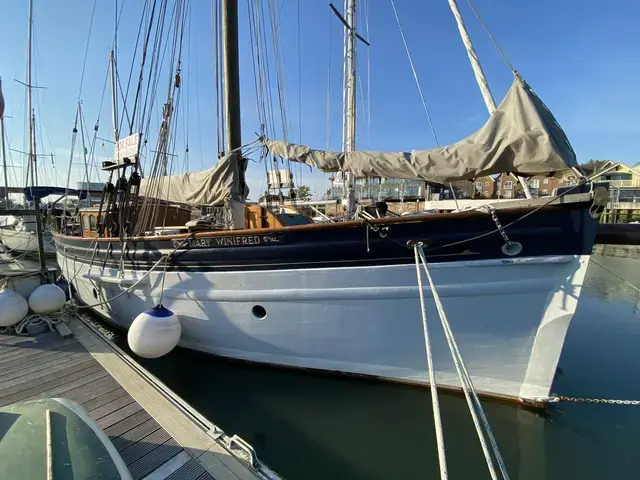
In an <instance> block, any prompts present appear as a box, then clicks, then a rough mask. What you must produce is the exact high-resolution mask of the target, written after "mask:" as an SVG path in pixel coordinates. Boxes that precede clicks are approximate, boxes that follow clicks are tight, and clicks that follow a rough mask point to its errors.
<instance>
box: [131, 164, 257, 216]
mask: <svg viewBox="0 0 640 480" xmlns="http://www.w3.org/2000/svg"><path fill="white" fill-rule="evenodd" d="M243 190H244V193H243V194H242V195H241V194H240V172H239V166H238V161H237V159H236V157H235V155H234V154H229V155H226V156H224V157H222V158H221V159H220V160H219V161H218V164H217V165H216V166H215V167H211V168H209V169H207V170H202V171H200V172H189V173H184V174H181V175H168V176H161V177H155V178H144V179H142V181H141V183H140V195H141V196H143V197H151V198H158V199H161V200H165V201H166V202H169V203H181V204H184V205H191V206H206V205H208V206H212V205H224V204H225V203H226V202H227V201H238V202H243V201H244V200H245V199H246V198H247V195H248V194H249V188H248V187H247V186H246V185H245V187H244V189H243Z"/></svg>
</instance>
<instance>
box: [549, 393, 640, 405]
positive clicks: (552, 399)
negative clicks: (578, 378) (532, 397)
mask: <svg viewBox="0 0 640 480" xmlns="http://www.w3.org/2000/svg"><path fill="white" fill-rule="evenodd" d="M547 401H548V402H549V403H559V402H571V403H605V404H609V405H640V400H614V399H610V398H583V397H566V396H564V395H554V396H552V397H549V399H548V400H547Z"/></svg>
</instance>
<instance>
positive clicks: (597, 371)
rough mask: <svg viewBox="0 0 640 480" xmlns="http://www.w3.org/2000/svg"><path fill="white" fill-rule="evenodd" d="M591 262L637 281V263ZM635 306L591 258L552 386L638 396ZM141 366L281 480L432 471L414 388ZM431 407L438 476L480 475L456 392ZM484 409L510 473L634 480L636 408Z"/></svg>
mask: <svg viewBox="0 0 640 480" xmlns="http://www.w3.org/2000/svg"><path fill="white" fill-rule="evenodd" d="M594 260H595V261H596V262H598V263H600V264H601V265H603V266H605V267H607V268H608V269H610V270H611V271H613V272H615V273H616V274H617V275H619V276H621V277H624V278H626V279H627V280H628V281H630V282H631V283H632V284H634V285H640V261H639V260H628V259H619V258H611V257H594ZM639 310H640V293H639V292H638V291H636V290H634V289H633V288H631V287H629V286H627V285H625V284H624V283H623V282H621V281H620V280H619V279H617V278H615V277H614V276H612V275H611V274H610V273H607V272H606V271H604V270H603V269H602V268H600V267H598V266H597V265H594V264H591V266H590V267H589V271H588V274H587V286H586V288H585V289H584V290H583V294H582V298H581V301H580V306H579V308H578V311H577V313H576V315H575V317H574V319H573V322H572V324H571V328H570V330H569V333H568V337H567V342H566V345H565V347H564V351H563V354H562V358H561V360H560V372H559V374H558V376H557V378H556V382H555V386H554V391H555V392H556V393H559V394H564V395H571V396H594V397H611V398H623V399H626V398H629V399H640V380H639V379H640V349H639V348H638V346H640V313H639ZM416 321H418V319H416ZM121 343H122V339H121ZM143 364H144V366H145V367H147V368H148V369H150V370H151V371H152V372H153V373H154V374H155V375H157V376H158V377H159V378H160V379H161V380H163V381H164V382H165V383H166V384H167V385H169V387H171V388H172V389H173V390H174V391H176V392H177V393H178V394H179V395H181V396H182V397H183V398H184V399H185V400H187V401H188V402H189V403H190V404H191V405H193V406H194V407H195V408H196V409H197V410H199V411H200V412H201V413H202V414H203V415H205V416H206V417H208V418H209V419H210V420H211V421H212V422H214V423H216V424H217V425H219V426H220V427H222V428H223V429H224V430H225V431H226V432H227V433H229V434H233V433H237V434H239V435H240V436H242V437H243V438H244V439H246V440H247V441H249V442H250V443H251V444H252V445H253V446H254V447H255V448H256V450H257V452H258V455H259V457H260V458H261V459H262V460H263V461H264V462H266V463H267V464H268V465H269V466H270V467H271V468H273V469H274V470H276V471H277V472H279V473H280V474H281V475H282V476H284V477H285V478H288V479H343V478H344V479H412V478H416V479H418V478H420V479H424V478H437V475H438V467H437V456H436V447H435V435H434V429H433V421H432V413H431V399H430V395H429V393H428V391H426V390H424V389H419V388H413V387H404V386H399V385H392V384H385V383H381V382H374V381H365V380H354V379H344V378H338V377H327V376H321V375H309V374H304V373H297V372H291V371H285V370H277V369H271V368H262V367H256V366H250V365H245V364H240V363H236V362H230V361H226V360H222V359H217V358H213V357H210V356H206V355H201V354H197V353H193V352H188V351H184V350H180V351H175V352H173V353H171V354H170V355H169V356H167V357H165V358H162V359H159V360H154V361H145V362H143ZM440 404H441V408H442V417H443V424H444V432H445V442H446V449H447V459H448V466H449V475H450V478H454V479H456V478H474V479H475V478H488V474H487V470H486V466H485V463H484V458H483V456H482V452H481V450H480V447H479V444H478V440H477V436H476V433H475V431H474V429H473V425H472V423H471V419H470V416H469V413H468V410H467V407H466V403H465V401H464V397H462V396H461V395H456V394H441V396H440ZM484 406H485V411H486V413H487V416H488V417H489V420H490V422H491V425H492V427H493V430H494V432H495V434H496V437H497V440H498V444H499V446H500V449H501V452H502V454H503V457H504V458H505V461H506V464H507V467H508V469H509V472H510V475H511V478H520V479H542V478H549V479H556V478H557V479H563V480H565V479H567V478H569V479H573V478H579V479H591V478H593V479H602V478H612V479H624V478H633V479H637V478H640V407H634V406H618V405H573V404H562V405H554V406H551V407H550V408H549V409H547V410H546V411H545V412H543V413H540V412H532V411H529V410H526V409H523V408H519V407H517V406H514V405H510V404H502V403H496V402H490V401H487V402H484Z"/></svg>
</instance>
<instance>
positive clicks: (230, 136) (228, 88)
mask: <svg viewBox="0 0 640 480" xmlns="http://www.w3.org/2000/svg"><path fill="white" fill-rule="evenodd" d="M220 17H221V23H222V29H221V31H222V35H221V36H222V80H223V81H222V84H223V85H222V87H223V90H222V91H223V96H224V102H223V106H224V122H225V128H226V138H225V153H226V154H227V155H228V154H229V153H231V152H234V151H235V152H234V157H235V160H236V162H237V163H238V196H239V198H241V199H244V198H245V188H246V183H245V169H246V160H245V159H244V158H243V156H242V151H241V150H240V147H242V133H241V123H240V66H239V63H240V62H239V55H238V0H222V2H221V8H220ZM231 211H232V217H233V225H234V228H244V226H245V219H244V204H242V203H238V202H235V204H234V205H232V206H231Z"/></svg>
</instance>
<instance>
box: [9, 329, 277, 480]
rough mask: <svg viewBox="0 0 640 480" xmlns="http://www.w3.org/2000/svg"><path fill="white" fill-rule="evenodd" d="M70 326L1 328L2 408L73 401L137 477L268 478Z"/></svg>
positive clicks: (97, 342)
mask: <svg viewBox="0 0 640 480" xmlns="http://www.w3.org/2000/svg"><path fill="white" fill-rule="evenodd" d="M69 326H70V328H71V330H72V331H73V333H74V334H75V335H76V338H64V339H63V338H61V337H60V336H59V335H58V334H57V333H53V332H46V333H42V334H38V335H35V336H33V335H29V336H15V335H5V334H0V406H3V405H8V404H11V403H15V402H19V401H25V400H35V399H37V398H45V397H50V398H51V397H62V398H67V399H69V400H73V401H75V402H77V403H79V404H80V405H82V406H83V407H84V408H85V409H86V410H87V412H88V413H89V415H90V416H91V418H92V419H93V420H94V421H95V422H96V423H97V424H98V426H100V427H101V428H102V429H103V430H104V432H105V433H106V434H107V435H108V436H109V438H110V439H111V441H112V443H113V445H114V446H115V448H116V449H117V450H118V452H120V454H121V456H122V458H123V460H124V461H125V463H126V464H127V466H128V468H129V470H130V473H131V475H132V477H133V478H134V479H135V480H142V479H144V480H159V479H165V478H168V479H171V480H227V479H228V480H238V479H243V480H249V479H256V478H261V479H264V478H266V477H265V476H264V475H258V474H257V473H256V472H255V471H254V470H251V469H250V468H248V467H247V466H246V465H245V464H244V463H242V462H240V461H239V460H238V459H237V458H235V457H234V456H233V455H230V454H229V452H227V451H225V450H224V449H223V448H222V447H221V446H220V445H218V444H217V443H216V442H215V441H214V440H213V439H212V438H211V437H209V436H208V435H206V434H205V432H204V431H200V430H198V429H197V428H195V427H194V425H195V424H194V422H193V419H191V418H189V417H188V415H187V416H185V415H184V414H183V413H176V412H177V411H178V410H177V409H176V407H175V406H174V405H173V404H172V403H171V402H170V401H168V400H167V399H163V398H162V395H161V394H160V393H159V392H158V391H156V389H154V388H152V387H150V385H149V384H145V381H143V379H142V377H140V375H139V374H136V373H135V372H134V373H132V371H128V370H127V368H126V366H123V365H124V364H121V363H118V360H117V359H114V358H111V357H115V356H116V355H114V354H113V353H109V352H107V350H106V349H105V348H104V345H102V344H101V343H100V342H101V341H104V340H99V339H97V337H95V334H94V333H92V332H91V331H90V330H89V329H88V327H86V326H84V325H83V324H82V323H81V322H80V320H77V322H75V323H74V322H73V321H72V322H70V324H69ZM92 335H94V337H92ZM78 336H79V337H80V338H82V341H81V340H80V338H77V337H78ZM125 363H126V362H125ZM132 392H133V393H132ZM141 399H142V402H141ZM172 408H173V410H176V411H174V412H171V409H172ZM188 423H190V424H191V425H188ZM212 474H213V475H212ZM270 478H273V476H272V477H270Z"/></svg>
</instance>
